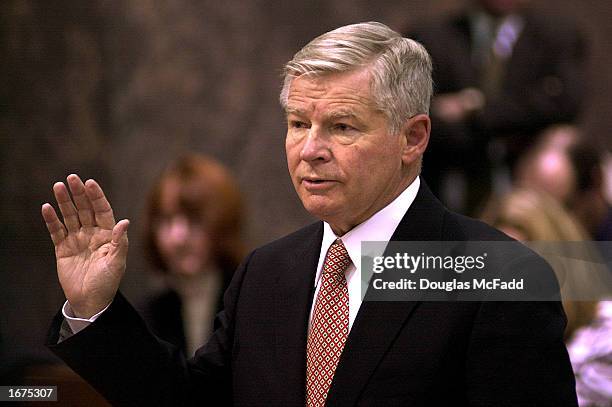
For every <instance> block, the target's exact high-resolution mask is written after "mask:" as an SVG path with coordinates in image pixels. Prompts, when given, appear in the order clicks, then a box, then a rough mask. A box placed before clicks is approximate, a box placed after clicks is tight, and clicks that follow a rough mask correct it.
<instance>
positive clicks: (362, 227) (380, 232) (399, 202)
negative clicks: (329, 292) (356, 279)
mask: <svg viewBox="0 0 612 407" xmlns="http://www.w3.org/2000/svg"><path fill="white" fill-rule="evenodd" d="M420 185H421V181H420V178H419V177H418V176H417V177H416V178H415V180H414V181H412V183H411V184H410V185H409V186H408V187H407V188H406V189H405V190H404V191H403V192H402V193H401V194H400V195H399V196H398V197H397V198H395V199H394V200H393V201H392V202H391V203H389V204H388V205H387V206H385V207H384V208H382V209H381V210H379V211H378V212H376V213H375V214H374V215H372V216H371V217H370V218H369V219H368V220H366V221H365V222H363V223H360V224H359V225H357V226H355V227H354V228H353V229H351V230H349V231H348V232H346V233H345V234H344V235H343V236H336V234H335V233H334V232H333V230H332V228H331V226H330V225H329V223H327V222H323V242H322V244H321V255H320V260H319V267H318V268H317V279H318V275H319V273H320V270H321V267H322V264H323V261H324V259H325V255H326V253H327V251H328V250H329V246H331V244H332V243H333V242H334V241H335V240H336V239H338V238H340V239H342V242H343V243H344V246H345V247H346V251H347V252H348V254H349V257H350V258H351V261H352V262H353V264H354V265H355V266H356V267H357V268H359V265H360V264H361V242H362V241H381V242H388V241H389V240H391V236H392V235H393V232H395V229H397V226H398V225H399V223H400V222H401V221H402V218H403V217H404V215H405V214H406V211H408V209H409V208H410V205H412V202H414V199H415V198H416V195H417V192H419V187H420ZM315 281H316V280H315Z"/></svg>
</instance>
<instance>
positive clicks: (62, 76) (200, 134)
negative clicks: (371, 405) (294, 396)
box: [0, 0, 612, 360]
mask: <svg viewBox="0 0 612 407" xmlns="http://www.w3.org/2000/svg"><path fill="white" fill-rule="evenodd" d="M461 3H463V2H458V1H450V0H445V1H437V2H430V1H425V0H413V1H397V0H396V1H378V2H371V1H367V0H356V1H352V0H315V1H302V2H294V1H281V0H276V1H274V0H252V1H240V0H226V1H224V2H222V3H220V2H218V1H212V0H168V1H164V2H154V1H145V0H142V1H129V2H126V1H119V0H96V1H86V2H85V1H81V0H55V1H52V2H46V1H35V0H4V1H2V2H0V52H1V54H0V137H1V142H0V157H1V162H0V166H1V172H0V179H1V181H2V185H1V188H0V191H1V192H0V193H1V194H2V195H1V199H0V217H1V229H0V250H1V254H2V257H1V263H0V264H1V269H0V276H1V277H0V293H1V294H2V295H0V298H1V299H0V307H1V308H0V351H2V352H4V354H2V355H0V360H2V358H6V359H5V360H9V359H14V358H16V357H19V356H20V355H23V354H28V353H31V354H42V355H44V354H45V350H44V348H42V347H41V346H40V343H41V342H42V340H43V334H44V331H45V330H46V327H47V325H48V322H49V319H50V317H51V315H52V314H53V313H54V311H55V310H56V309H57V307H58V306H59V305H60V304H61V302H62V300H63V295H62V293H61V290H60V288H59V285H58V283H57V281H56V276H55V271H54V262H53V252H52V251H53V249H52V245H51V242H50V241H49V239H48V237H47V235H46V231H45V229H44V225H43V222H42V220H41V219H40V215H39V208H40V205H41V204H42V203H43V202H45V201H48V200H50V199H51V198H52V195H51V185H52V184H53V182H54V181H57V180H62V179H64V178H65V176H66V175H67V174H69V173H71V172H77V173H79V174H80V175H81V176H83V177H93V178H96V179H97V180H99V181H100V183H101V184H102V186H103V187H104V188H105V190H106V191H107V194H108V196H109V198H110V199H111V201H112V203H113V205H114V208H115V213H116V216H117V217H118V218H124V217H128V218H130V219H131V220H132V221H133V223H132V226H131V231H130V237H131V239H130V241H131V248H130V257H129V265H128V273H127V275H126V278H125V281H124V287H123V290H124V291H125V292H126V294H127V295H128V297H130V298H132V299H134V300H135V301H138V300H139V299H140V298H142V296H143V295H144V294H145V293H146V292H147V290H148V289H149V287H148V284H147V278H146V269H147V268H148V266H147V264H146V263H145V262H144V261H143V259H142V244H141V238H140V236H139V235H140V228H141V227H142V222H141V216H140V213H141V211H142V208H143V205H144V199H145V195H146V191H147V190H148V188H149V186H150V184H151V182H152V180H153V179H154V178H155V177H156V176H157V175H158V174H159V172H160V170H161V169H162V168H163V167H164V166H165V165H166V164H167V163H168V162H169V161H170V160H172V159H173V158H175V157H176V156H177V155H179V154H181V153H182V152H185V151H199V152H205V153H208V154H211V155H213V156H215V157H217V158H219V159H220V160H221V161H222V162H224V163H225V164H227V165H228V166H229V167H230V168H231V169H232V170H234V171H235V173H236V174H237V176H238V178H239V181H240V184H241V186H242V188H243V190H244V194H245V197H246V198H247V200H248V215H249V224H248V229H247V232H246V234H245V237H246V239H247V241H248V244H249V246H250V247H254V246H255V245H258V244H261V243H264V242H266V241H269V240H271V239H273V238H275V237H278V236H281V235H283V234H285V233H287V232H289V231H291V230H294V229H296V228H297V227H299V226H301V225H303V224H305V223H307V222H309V221H310V220H311V219H310V218H309V216H308V214H307V213H305V211H304V210H303V209H302V207H301V205H300V203H299V201H298V199H297V197H296V196H295V194H294V192H293V189H292V187H291V184H290V181H289V178H288V176H287V171H286V163H285V158H284V144H283V143H284V123H283V117H282V114H281V112H280V108H279V106H278V102H277V99H278V91H279V90H280V72H281V67H282V65H283V63H284V62H285V61H287V60H288V59H290V58H291V56H292V55H293V53H294V52H295V51H297V50H298V49H299V48H300V47H301V46H302V45H304V44H305V43H306V42H307V41H308V40H310V39H311V38H313V37H314V36H315V35H317V34H320V33H322V32H324V31H327V30H329V29H331V28H334V27H337V26H340V25H343V24H346V23H350V22H356V21H365V20H379V21H382V22H385V23H387V24H388V25H390V26H392V27H394V28H396V29H398V30H402V29H404V28H408V27H410V25H411V24H413V23H415V22H417V21H419V20H421V19H424V18H429V17H431V16H433V15H437V14H439V13H442V12H446V11H448V10H452V9H453V8H456V7H460V6H461ZM534 3H535V4H534V5H535V7H539V8H543V9H545V10H546V11H547V12H550V13H563V14H570V15H575V16H576V18H577V19H578V20H579V22H580V23H581V24H582V25H583V26H584V27H585V31H586V32H587V34H588V35H589V38H590V39H591V40H590V41H591V43H592V54H593V63H592V64H591V74H592V77H593V79H594V80H593V81H592V82H591V83H590V84H585V86H587V87H588V89H589V92H590V98H589V100H588V101H587V109H585V115H584V117H583V122H584V124H585V126H586V127H587V129H589V130H590V131H591V132H592V133H593V134H594V135H596V136H597V137H599V138H600V140H601V141H603V142H607V143H608V147H609V148H610V147H612V143H611V142H610V140H609V137H608V135H607V134H606V133H607V131H608V130H609V129H610V120H611V117H612V116H611V115H610V114H609V113H608V112H609V108H610V93H611V86H612V84H611V81H610V80H609V78H608V77H607V75H609V70H607V69H605V67H607V66H609V65H610V63H611V62H612V61H610V58H611V55H612V52H611V51H612V43H611V41H610V38H612V32H611V31H612V30H611V28H610V27H609V24H608V22H609V21H611V20H612V16H611V12H610V9H611V8H610V7H609V6H608V5H607V2H599V1H595V0H584V1H581V2H572V1H571V0H560V1H558V2H555V3H554V4H553V3H552V2H550V3H549V2H545V1H544V0H540V1H534ZM221 5H222V6H221Z"/></svg>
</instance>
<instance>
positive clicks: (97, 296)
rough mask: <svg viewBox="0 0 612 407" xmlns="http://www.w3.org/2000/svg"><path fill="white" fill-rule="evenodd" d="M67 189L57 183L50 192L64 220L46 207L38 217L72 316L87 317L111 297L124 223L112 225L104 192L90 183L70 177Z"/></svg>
mask: <svg viewBox="0 0 612 407" xmlns="http://www.w3.org/2000/svg"><path fill="white" fill-rule="evenodd" d="M67 181H68V186H69V188H70V192H71V193H72V198H71V197H70V194H69V193H68V188H66V186H65V185H64V184H63V183H61V182H58V183H56V184H55V185H54V186H53V193H54V195H55V199H56V201H57V204H58V206H59V209H60V212H61V214H62V217H63V220H64V222H63V223H62V222H61V221H60V220H59V218H58V216H57V213H56V212H55V209H53V207H52V206H51V205H50V204H48V203H46V204H44V205H43V207H42V215H43V218H44V220H45V223H46V225H47V229H48V230H49V234H50V235H51V239H52V240H53V244H54V245H55V256H56V260H57V273H58V277H59V281H60V284H61V286H62V289H63V290H64V294H65V295H66V299H67V300H68V302H69V303H70V306H71V307H72V309H73V311H74V312H75V314H76V316H78V317H81V318H89V317H91V316H92V315H94V314H96V313H97V312H99V311H101V310H102V309H104V307H106V306H107V305H108V304H109V303H110V302H111V301H112V300H113V298H114V296H115V294H116V292H117V290H118V288H119V283H120V282H121V278H122V276H123V274H124V272H125V265H126V257H127V249H128V239H127V233H126V232H127V228H128V225H129V221H128V220H122V221H120V222H119V223H116V222H115V218H114V216H113V211H112V208H111V206H110V204H109V202H108V200H107V199H106V197H105V196H104V192H103V191H102V189H101V188H100V186H99V185H98V184H97V183H96V182H95V181H94V180H88V181H87V182H86V183H85V184H83V182H82V181H81V179H80V178H79V177H78V176H77V175H75V174H72V175H69V176H68V178H67Z"/></svg>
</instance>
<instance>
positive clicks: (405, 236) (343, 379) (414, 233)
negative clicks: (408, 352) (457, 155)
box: [327, 180, 445, 406]
mask: <svg viewBox="0 0 612 407" xmlns="http://www.w3.org/2000/svg"><path fill="white" fill-rule="evenodd" d="M444 212H445V208H444V207H443V206H442V204H441V203H440V202H439V201H438V200H437V199H436V198H435V197H434V196H433V194H432V193H431V191H430V190H429V188H428V187H427V185H426V184H425V182H423V180H421V186H420V188H419V192H418V194H417V197H416V198H415V200H414V202H413V203H412V205H411V206H410V209H409V210H408V212H406V214H405V215H404V218H403V219H402V221H401V222H400V224H399V225H398V227H397V229H396V230H395V232H394V233H393V236H392V237H391V240H392V241H429V240H441V236H442V225H443V221H444ZM418 304H419V303H418V302H414V301H403V302H400V301H394V302H376V301H364V302H363V303H362V304H361V308H360V309H359V313H358V314H357V317H356V319H355V322H354V324H353V327H352V329H351V332H350V334H349V337H348V340H347V343H346V345H345V347H344V350H343V352H342V356H341V358H340V363H339V365H338V368H337V370H336V373H335V375H334V380H333V382H332V385H331V388H330V392H329V395H328V398H327V405H329V406H332V405H347V406H349V405H350V406H352V405H355V404H356V403H357V400H358V398H359V396H360V394H361V392H362V390H363V389H364V388H365V386H366V384H367V382H368V380H369V378H370V377H371V375H372V373H374V370H375V369H376V367H377V366H378V364H379V363H380V361H381V359H382V358H383V356H384V355H385V353H386V352H387V350H388V349H389V347H390V346H391V345H392V344H393V341H394V340H395V338H396V337H397V335H398V333H399V332H400V330H401V328H402V327H403V326H404V324H405V323H406V321H407V319H408V318H409V316H410V315H411V314H412V312H413V311H414V309H415V308H416V307H417V306H418Z"/></svg>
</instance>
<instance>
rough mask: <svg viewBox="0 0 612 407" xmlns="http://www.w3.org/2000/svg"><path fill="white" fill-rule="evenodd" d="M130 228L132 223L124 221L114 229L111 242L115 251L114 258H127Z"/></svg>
mask: <svg viewBox="0 0 612 407" xmlns="http://www.w3.org/2000/svg"><path fill="white" fill-rule="evenodd" d="M129 226H130V221H129V220H127V219H123V220H121V221H119V222H118V223H117V224H116V225H115V227H114V228H113V233H112V240H111V244H112V247H113V250H112V252H113V253H112V255H113V257H120V258H121V257H123V258H125V257H126V256H127V250H128V237H127V230H128V227H129Z"/></svg>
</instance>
